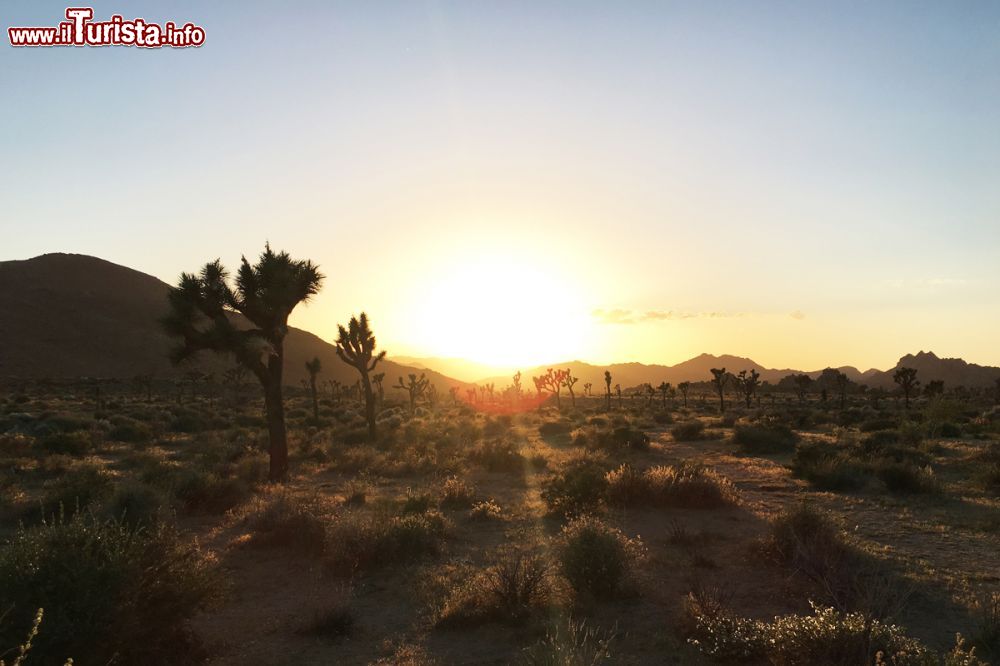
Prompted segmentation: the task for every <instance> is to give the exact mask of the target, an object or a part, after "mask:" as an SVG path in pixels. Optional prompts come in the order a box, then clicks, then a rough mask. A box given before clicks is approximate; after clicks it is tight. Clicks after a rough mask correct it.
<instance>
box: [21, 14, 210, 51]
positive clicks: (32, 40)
mask: <svg viewBox="0 0 1000 666" xmlns="http://www.w3.org/2000/svg"><path fill="white" fill-rule="evenodd" d="M66 18H67V20H66V21H62V22H61V23H60V24H59V25H57V26H55V27H48V28H27V27H25V28H7V36H8V37H9V38H10V45H11V46H139V47H142V48H147V49H158V48H162V47H164V46H169V47H172V48H184V47H188V46H201V45H202V44H204V43H205V29H204V28H202V27H201V26H198V25H195V24H194V23H185V24H184V25H182V26H178V25H177V24H176V23H174V22H173V21H167V22H166V23H165V24H163V25H159V24H157V23H147V22H146V21H145V19H141V18H134V19H132V20H129V21H127V20H125V19H124V18H123V17H122V16H120V15H118V14H115V15H114V16H112V17H111V19H110V20H108V21H92V20H91V19H93V18H94V10H93V8H91V7H69V8H67V9H66Z"/></svg>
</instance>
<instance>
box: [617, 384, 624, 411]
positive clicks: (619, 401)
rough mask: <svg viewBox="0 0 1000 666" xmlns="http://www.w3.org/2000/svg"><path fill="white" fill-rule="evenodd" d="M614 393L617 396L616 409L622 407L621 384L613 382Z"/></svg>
mask: <svg viewBox="0 0 1000 666" xmlns="http://www.w3.org/2000/svg"><path fill="white" fill-rule="evenodd" d="M615 394H616V395H617V396H618V409H622V406H623V405H622V385H621V384H615Z"/></svg>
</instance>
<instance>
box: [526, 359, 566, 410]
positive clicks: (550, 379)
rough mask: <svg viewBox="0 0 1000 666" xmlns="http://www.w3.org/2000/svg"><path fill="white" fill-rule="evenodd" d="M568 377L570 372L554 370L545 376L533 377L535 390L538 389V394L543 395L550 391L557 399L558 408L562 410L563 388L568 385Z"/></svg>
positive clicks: (547, 372)
mask: <svg viewBox="0 0 1000 666" xmlns="http://www.w3.org/2000/svg"><path fill="white" fill-rule="evenodd" d="M568 376H569V370H553V369H552V368H549V369H548V370H547V371H546V372H545V374H544V375H542V376H541V377H533V379H534V381H535V388H537V389H538V394H539V395H541V394H542V393H543V392H545V391H548V392H549V393H551V394H552V395H554V396H555V397H556V408H557V409H562V396H561V393H562V387H563V384H565V383H566V378H567V377H568Z"/></svg>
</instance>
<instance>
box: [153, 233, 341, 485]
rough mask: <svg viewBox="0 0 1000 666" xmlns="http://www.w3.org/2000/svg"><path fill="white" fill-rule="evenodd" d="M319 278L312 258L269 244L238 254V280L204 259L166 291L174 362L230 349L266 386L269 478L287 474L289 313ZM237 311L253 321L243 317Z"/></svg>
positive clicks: (165, 322) (166, 320)
mask: <svg viewBox="0 0 1000 666" xmlns="http://www.w3.org/2000/svg"><path fill="white" fill-rule="evenodd" d="M322 283H323V275H321V274H320V272H319V269H318V268H317V266H316V265H314V264H313V263H312V262H311V261H302V260H295V259H292V258H291V257H290V256H289V255H288V253H286V252H274V251H273V250H272V249H271V246H270V245H266V246H265V248H264V252H263V253H262V254H261V255H260V258H259V259H258V260H257V263H256V264H251V263H250V262H249V261H247V259H246V257H244V258H243V260H242V263H241V264H240V268H239V270H238V271H237V273H236V279H235V285H233V286H231V285H230V283H229V273H228V272H227V271H226V269H225V268H224V267H223V266H222V263H221V262H220V261H219V260H218V259H216V260H215V261H213V262H211V263H208V264H205V266H204V268H202V269H201V272H200V273H198V274H193V273H183V274H181V279H180V282H179V283H178V285H177V286H176V287H173V288H171V290H170V292H169V294H168V296H167V298H168V301H169V304H170V314H168V315H167V316H166V317H165V318H164V319H163V326H164V328H165V329H166V332H167V334H168V335H170V336H171V337H174V338H178V339H179V343H178V345H177V346H175V347H174V348H173V350H172V351H171V360H172V361H174V362H175V363H179V362H181V361H183V360H184V359H187V358H190V357H192V356H194V355H195V354H197V353H198V352H199V351H212V352H216V353H220V354H231V355H232V356H234V357H235V358H236V361H237V362H238V363H239V364H240V365H242V366H244V367H245V368H247V370H249V371H250V372H251V373H253V374H254V376H256V377H257V379H258V381H260V384H261V386H262V387H263V389H264V407H265V412H266V415H267V431H268V440H269V454H270V467H269V471H268V476H269V478H270V479H271V480H272V481H279V480H281V479H284V478H285V476H287V474H288V438H287V433H286V430H285V405H284V398H283V396H282V371H283V369H284V360H285V353H284V347H285V335H286V334H287V333H288V316H289V315H290V314H291V313H292V310H294V309H295V306H297V305H298V304H299V303H302V302H305V301H307V300H309V298H310V297H312V296H313V295H314V294H316V293H317V292H318V291H319V289H320V286H321V285H322ZM234 313H239V314H241V315H243V317H245V318H246V320H247V321H248V322H249V323H250V327H249V328H247V327H244V326H241V325H240V322H238V321H237V320H236V319H235V318H234V317H233V314H234Z"/></svg>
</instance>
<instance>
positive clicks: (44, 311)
mask: <svg viewBox="0 0 1000 666" xmlns="http://www.w3.org/2000/svg"><path fill="white" fill-rule="evenodd" d="M168 289H169V287H168V285H167V284H166V283H164V282H162V281H160V280H158V279H156V278H155V277H152V276H150V275H146V274H145V273H140V272H139V271H135V270H132V269H131V268H126V267H124V266H119V265H117V264H113V263H111V262H108V261H104V260H103V259H97V258H95V257H89V256H85V255H77V254H46V255H42V256H40V257H35V258H34V259H28V260H25V261H4V262H0V378H11V377H18V378H72V377H115V378H122V379H127V378H131V377H134V376H135V375H139V374H152V375H154V376H155V377H172V376H178V375H182V374H183V373H185V372H187V371H189V370H191V369H199V370H202V371H204V372H216V373H221V372H223V371H225V370H226V369H228V368H230V367H232V361H230V360H228V359H224V358H219V357H215V356H212V355H207V354H206V355H202V357H201V358H199V359H197V360H196V361H194V362H193V363H191V364H185V365H182V366H180V367H174V366H172V365H171V364H170V362H169V361H168V360H167V350H168V349H169V347H170V341H169V340H168V338H167V337H166V336H165V335H164V334H163V332H162V331H161V330H160V326H159V323H158V322H159V319H160V317H162V316H163V314H164V312H165V308H166V295H167V290H168ZM316 356H318V357H319V358H320V360H321V361H322V363H323V372H322V374H321V375H320V378H321V380H322V379H336V380H338V381H341V382H346V383H353V382H354V381H355V380H356V379H357V373H356V371H355V370H354V369H353V368H350V367H348V366H347V365H345V364H344V363H343V362H342V361H341V360H340V359H339V358H338V357H337V355H336V352H335V351H334V347H333V345H331V344H329V343H327V342H324V341H323V340H321V339H320V338H319V337H317V336H315V335H313V334H312V333H308V332H306V331H303V330H300V329H297V328H292V329H291V330H290V331H289V333H288V338H287V342H286V346H285V380H286V382H287V383H288V384H293V385H296V384H298V383H299V381H300V380H301V379H303V378H305V377H306V372H305V368H304V365H305V362H306V361H307V360H308V359H311V358H313V357H316ZM379 367H380V369H381V370H383V371H384V372H385V373H386V380H387V382H390V381H391V382H395V379H396V377H397V376H400V375H404V374H406V373H409V372H417V373H418V374H419V373H420V372H426V374H427V376H428V377H429V378H431V380H432V381H433V382H434V383H435V385H437V386H438V389H439V390H442V391H444V390H446V389H447V387H448V386H452V385H454V384H459V383H460V382H456V381H454V380H451V379H449V378H447V377H445V376H443V375H441V374H440V373H437V372H434V371H429V370H419V369H416V368H411V367H409V366H404V365H400V364H398V363H393V362H391V361H385V362H384V364H383V365H380V366H379Z"/></svg>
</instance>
